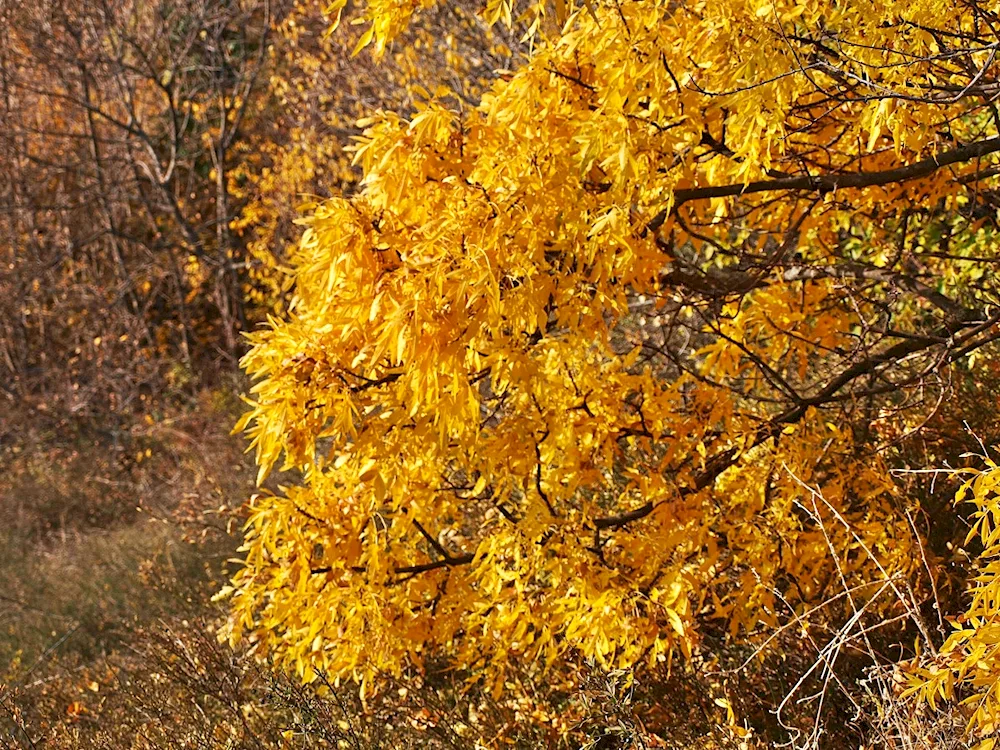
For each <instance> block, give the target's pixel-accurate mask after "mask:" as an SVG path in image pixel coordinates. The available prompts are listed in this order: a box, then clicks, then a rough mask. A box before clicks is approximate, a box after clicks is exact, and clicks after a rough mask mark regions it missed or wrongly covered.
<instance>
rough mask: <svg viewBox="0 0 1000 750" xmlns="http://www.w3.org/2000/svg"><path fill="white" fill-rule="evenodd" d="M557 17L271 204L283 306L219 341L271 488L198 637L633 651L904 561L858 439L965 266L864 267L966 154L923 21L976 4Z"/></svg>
mask: <svg viewBox="0 0 1000 750" xmlns="http://www.w3.org/2000/svg"><path fill="white" fill-rule="evenodd" d="M417 7H420V4H413V3H402V4H400V3H396V2H390V3H382V2H375V1H374V0H373V2H370V3H369V5H368V6H367V10H366V11H365V13H366V17H367V18H368V19H369V20H370V21H371V24H372V25H371V26H370V27H369V29H368V31H367V32H366V35H365V37H363V38H362V40H361V42H362V43H367V42H368V41H371V42H372V43H373V44H375V45H376V48H377V50H378V51H379V52H381V51H383V50H384V49H386V44H387V43H388V41H389V40H391V39H392V38H393V37H394V36H395V35H396V34H398V33H399V32H400V30H401V29H402V28H403V27H405V25H406V23H408V21H409V20H410V17H411V14H412V13H413V12H414V10H415V9H416V8H417ZM543 10H544V8H543V7H542V6H536V7H535V10H534V11H530V12H537V13H541V12H542V11H543ZM484 12H485V15H486V16H487V21H489V22H492V21H494V20H498V19H504V20H507V21H508V22H509V21H510V19H511V18H512V17H513V16H516V14H517V13H518V10H517V9H515V8H513V7H512V6H511V5H510V4H506V3H500V4H495V3H491V4H489V5H488V6H487V8H486V9H485V11H484ZM556 13H557V15H558V16H559V17H560V20H564V23H563V24H562V28H561V31H559V32H550V31H548V30H546V29H545V28H542V27H539V28H536V29H535V30H534V33H536V34H537V35H539V36H538V38H537V42H536V44H535V46H534V48H533V50H532V52H531V54H530V55H529V56H528V58H527V60H526V62H525V63H524V64H523V65H522V66H521V67H519V68H518V69H517V70H516V71H515V72H514V73H512V74H510V75H505V76H503V77H502V78H501V79H500V80H498V81H496V82H495V83H494V84H493V85H492V86H491V87H490V88H489V90H488V91H487V92H486V93H485V94H484V95H483V96H482V99H481V101H480V102H479V103H478V105H476V106H474V107H472V106H469V105H467V104H466V103H464V102H462V100H461V98H460V97H451V98H447V97H443V96H442V97H437V98H431V99H429V100H427V101H424V102H419V103H417V104H416V105H415V108H414V112H413V114H412V116H406V117H404V116H403V115H401V114H398V113H394V112H387V111H381V112H375V113H373V114H372V115H371V116H370V118H368V119H367V120H366V121H365V128H366V129H365V132H364V135H363V137H361V138H359V139H357V141H356V145H355V147H354V151H353V154H354V160H355V162H356V163H357V165H359V166H360V168H361V171H362V174H363V178H362V179H361V181H360V185H359V189H358V191H357V193H356V194H354V195H353V196H351V197H333V198H331V199H330V200H327V201H325V202H322V203H320V204H319V205H316V206H315V207H313V208H311V210H310V213H309V214H308V216H307V217H306V218H304V219H303V220H302V225H303V227H304V234H303V236H302V239H301V242H300V243H299V245H298V247H297V249H296V250H295V251H294V252H293V254H292V257H291V261H290V263H289V267H290V268H291V269H293V274H294V282H295V295H294V298H293V300H292V303H291V306H290V310H289V312H288V313H287V314H286V315H284V316H283V317H282V318H281V319H280V320H277V319H275V320H271V321H270V325H269V327H268V328H267V330H265V331H263V332H260V333H257V334H254V335H253V337H252V343H253V348H252V350H251V351H250V352H249V354H247V355H246V357H245V359H244V360H243V365H244V367H245V368H246V370H247V371H248V372H249V373H250V374H251V375H252V376H253V377H254V378H255V379H256V384H255V385H254V387H253V388H252V392H251V394H250V397H249V403H250V407H251V408H250V411H248V413H247V414H246V416H245V418H244V419H243V420H242V421H241V423H240V425H239V429H244V428H245V429H246V431H247V433H248V435H249V436H250V438H251V441H252V448H253V449H254V450H255V451H256V455H257V460H258V463H259V466H260V476H261V479H263V478H264V477H265V476H266V475H267V474H268V472H269V471H270V470H271V469H272V468H273V467H275V466H280V467H281V468H283V469H287V470H295V471H297V472H299V473H300V475H301V477H302V482H301V484H299V485H296V486H292V487H289V488H287V489H285V490H283V491H282V493H281V494H277V495H272V494H266V493H262V494H260V495H259V496H257V497H256V498H255V499H254V501H253V503H252V506H251V510H250V517H249V521H248V523H247V529H246V532H247V536H246V545H245V548H244V552H245V555H246V560H245V567H244V568H243V570H242V571H241V572H240V573H239V574H238V575H237V576H236V578H235V579H234V581H233V585H232V587H230V588H229V589H227V591H226V596H227V597H228V598H229V601H230V605H231V608H232V614H231V619H230V623H229V627H228V631H227V633H228V635H229V637H230V639H231V640H232V641H234V642H235V641H238V640H240V639H242V638H249V640H251V641H252V642H253V643H254V644H255V648H257V649H259V650H261V651H262V652H266V653H269V654H272V655H273V656H274V657H275V658H276V659H277V660H278V661H279V662H280V663H282V664H284V665H286V666H288V667H290V668H294V669H295V670H297V671H298V672H299V674H300V675H301V676H302V677H303V678H304V679H306V680H309V679H311V678H312V677H313V676H314V675H315V670H317V669H322V670H326V671H328V672H330V673H332V674H334V675H341V676H353V677H355V678H358V679H360V680H362V682H363V683H365V684H366V685H367V683H369V682H370V681H371V680H372V679H373V678H374V677H375V675H377V674H378V673H379V672H381V671H388V672H394V673H398V672H400V671H401V670H402V669H404V667H406V666H408V665H414V664H415V665H420V664H421V663H423V661H424V660H425V659H426V658H427V657H428V656H429V655H431V654H441V653H443V654H446V655H447V656H449V657H450V659H451V660H452V661H453V663H454V664H456V665H458V666H461V667H465V668H469V669H472V670H475V671H477V672H478V673H480V674H485V675H486V676H487V678H488V679H489V680H491V681H492V684H494V685H495V686H496V689H497V690H500V689H501V688H502V685H503V674H504V669H505V666H506V664H507V663H508V662H509V660H511V659H514V658H518V659H522V660H523V662H524V663H535V664H537V665H538V666H539V668H544V667H545V666H548V665H551V664H553V663H556V662H558V661H559V660H561V659H563V658H565V657H566V656H567V655H568V654H571V653H575V654H580V655H583V656H586V657H589V658H592V659H593V660H594V661H596V662H597V663H598V664H600V665H602V666H605V667H608V668H612V667H615V668H624V667H630V666H632V665H636V664H641V663H656V662H657V661H663V660H668V659H670V658H672V657H673V656H674V655H675V654H678V653H679V654H685V655H690V654H692V652H693V651H694V650H696V649H697V648H699V640H700V632H701V631H702V629H703V628H704V626H705V624H706V623H709V622H711V621H713V620H715V621H721V622H723V623H725V625H726V627H727V628H728V631H729V633H730V634H731V635H732V636H733V637H736V636H741V635H743V636H745V635H747V634H751V633H754V632H756V631H758V629H760V628H762V627H765V628H766V627H775V626H778V625H779V624H781V623H783V622H786V621H787V620H788V619H789V617H794V616H795V615H796V613H799V612H802V611H804V608H805V606H806V605H808V604H809V603H810V602H818V601H823V600H825V599H827V598H828V597H830V596H831V595H832V594H833V593H835V592H837V591H841V590H843V591H847V592H849V595H848V596H847V597H846V598H847V599H849V600H851V603H852V605H853V606H862V605H863V603H864V602H867V601H869V600H874V599H875V598H876V597H878V596H879V594H880V593H881V592H883V591H884V590H885V589H886V587H889V588H893V587H894V586H895V583H893V582H894V581H896V580H898V579H899V578H900V577H907V578H912V577H914V576H915V570H916V569H917V568H918V566H919V565H920V563H919V555H918V554H916V551H915V546H914V542H915V540H914V538H913V530H912V527H911V525H910V524H909V523H908V521H907V517H906V513H905V511H906V509H907V506H908V504H909V501H908V500H907V499H906V498H904V497H901V496H900V493H899V491H898V488H897V486H896V484H895V483H894V481H893V480H892V477H891V474H890V472H889V467H888V463H887V458H886V455H887V454H886V453H884V452H875V451H873V450H871V449H870V444H869V443H867V442H866V441H867V440H868V438H867V437H865V435H866V434H870V433H871V432H873V431H874V432H875V433H877V432H878V431H879V430H880V429H882V428H883V427H884V425H885V423H886V422H888V421H890V417H891V414H892V413H893V412H892V409H893V408H894V406H893V402H891V401H889V400H878V399H879V398H880V397H881V396H882V394H886V393H895V392H897V391H899V390H900V389H902V388H904V387H905V385H906V383H907V382H913V378H914V377H916V376H915V375H914V373H913V372H911V371H910V370H907V369H906V368H907V367H910V365H909V364H907V363H908V362H910V361H911V359H913V358H915V357H916V358H919V356H921V355H922V354H924V353H925V352H926V351H927V350H928V349H929V348H930V347H932V346H935V345H937V344H938V343H940V342H941V341H947V340H948V337H949V336H951V337H958V338H955V339H954V340H955V341H957V340H959V339H961V337H962V336H965V335H966V334H967V333H968V330H969V328H970V326H971V325H972V321H973V318H972V317H970V316H969V315H967V314H966V312H965V310H966V308H964V307H962V305H961V304H959V302H956V301H954V300H953V299H952V298H951V297H944V293H945V292H949V293H951V292H953V293H954V294H955V295H956V297H961V295H969V294H974V292H971V291H969V288H968V287H967V286H965V283H966V281H967V280H968V276H967V275H965V274H964V273H960V274H957V275H956V274H952V276H950V277H947V278H946V281H944V282H943V283H942V285H941V287H940V289H930V288H929V287H927V286H925V285H923V284H922V283H919V282H913V279H912V278H911V277H909V276H907V275H905V274H904V273H902V272H901V271H898V270H896V266H895V265H894V264H896V263H897V262H898V261H899V254H898V253H896V252H895V248H896V245H897V239H896V238H897V235H898V232H899V231H900V227H901V226H902V233H903V236H904V239H905V238H906V233H907V223H906V222H907V221H909V220H910V218H911V215H913V214H919V215H917V216H916V217H915V218H914V219H913V221H914V222H915V223H920V222H923V223H922V224H920V226H921V227H923V229H924V230H927V231H930V230H929V229H928V228H929V227H930V224H931V223H932V222H931V218H930V217H929V211H928V210H924V211H923V213H919V212H920V210H921V209H929V208H932V207H933V208H935V210H938V209H940V210H944V211H947V210H950V209H955V210H957V209H958V207H959V206H960V205H961V201H962V200H963V199H962V198H961V197H960V196H959V195H958V193H959V192H960V191H958V190H956V187H955V180H956V178H960V179H965V178H969V175H971V174H972V173H973V172H975V171H976V170H979V169H982V168H983V167H984V166H985V165H986V163H987V162H988V161H989V160H990V155H991V154H992V153H994V152H995V151H996V150H997V148H995V147H994V145H995V144H994V141H993V140H991V139H993V138H995V137H996V131H995V127H996V126H995V124H993V123H992V121H990V120H989V119H987V118H986V117H985V116H984V115H983V114H982V112H981V110H980V104H979V102H978V101H977V102H971V101H970V99H968V98H966V97H965V96H964V95H956V96H951V95H948V96H945V95H944V94H941V95H940V96H938V94H937V93H935V94H934V95H933V96H937V97H938V98H937V99H935V100H933V101H931V100H930V98H929V97H930V96H931V95H929V94H927V92H928V91H933V92H937V91H938V90H939V88H940V85H939V84H940V82H941V76H942V75H943V73H942V72H941V69H940V60H941V57H940V55H939V52H940V41H939V38H940V34H931V33H928V32H927V31H926V30H925V29H927V28H932V29H945V30H947V31H948V33H952V34H962V33H966V31H968V32H969V33H972V31H971V26H970V24H973V21H972V20H970V19H971V16H970V15H969V14H966V13H965V12H964V11H963V10H962V9H961V8H960V7H959V6H958V5H947V4H942V3H940V2H937V1H935V2H930V1H927V2H907V3H900V2H898V0H885V1H884V2H877V3H874V4H873V3H871V2H864V3H862V2H854V1H848V2H843V3H836V4H831V3H824V2H812V1H809V0H806V1H805V2H803V1H802V0H795V1H792V0H778V1H776V2H759V1H758V0H713V1H712V2H693V3H674V2H662V1H660V0H637V1H636V2H629V3H617V2H596V3H589V4H587V5H584V6H580V5H575V4H570V5H568V6H566V5H563V10H561V11H560V10H559V6H557V8H556ZM903 15H905V21H901V20H900V18H901V16H903ZM563 16H565V18H564V19H563V18H562V17H563ZM977 28H978V27H977ZM817 29H819V30H821V31H816V30H817ZM976 33H979V32H976ZM360 46H363V44H362V45H360ZM948 85H949V86H951V87H952V88H956V87H957V88H959V89H961V87H962V86H965V85H968V86H970V87H972V86H974V85H975V84H974V82H972V83H970V82H969V80H968V76H967V74H966V77H965V78H962V73H961V71H960V70H957V69H956V70H955V72H954V73H953V80H952V82H951V83H949V84H948ZM946 90H947V91H950V90H952V89H951V88H948V89H946ZM968 90H971V88H970V89H968ZM823 92H826V94H824V93H823ZM887 92H888V93H887ZM831 102H833V103H831ZM943 121H948V122H949V128H950V129H949V132H947V133H943V131H942V126H941V123H942V122H943ZM970 143H977V144H985V145H983V146H977V147H976V148H966V150H965V151H963V150H961V149H962V148H965V147H964V146H962V145H961V144H970ZM976 149H978V150H976ZM309 155H310V154H308V153H307V151H303V152H302V158H307V157H308V156H309ZM944 165H951V169H950V170H948V169H943V168H942V167H943V166H944ZM969 179H971V178H969ZM886 206H889V207H890V208H889V209H886V208H885V207H886ZM941 207H944V208H943V209H942V208H941ZM904 217H905V218H904ZM893 258H895V260H893ZM748 259H749V260H750V261H751V263H750V264H749V270H747V268H748V266H747V265H746V261H747V260H748ZM933 262H937V261H933ZM940 263H941V265H942V266H946V265H949V263H950V261H945V260H942V261H940ZM950 265H951V266H954V264H953V263H952V264H950ZM855 281H856V282H858V283H861V282H863V283H864V284H865V285H866V286H865V289H866V291H872V290H876V291H878V293H879V294H881V295H882V296H884V297H885V298H886V300H887V301H885V302H882V301H880V300H881V298H880V299H874V298H873V297H872V296H871V295H869V294H860V293H855V291H854V290H853V289H852V287H851V283H852V282H855ZM887 289H888V290H890V291H888V292H887V291H886V290H887ZM893 289H894V290H895V291H892V290H893ZM900 290H902V291H905V292H907V293H909V295H910V296H907V297H905V298H903V297H901V295H902V291H900ZM941 290H943V291H941ZM963 301H964V300H963ZM970 304H973V305H975V304H977V301H976V300H974V299H973V300H972V302H971V303H970ZM975 309H978V307H976V308H975ZM886 311H888V312H889V318H891V320H892V324H893V325H894V326H897V327H898V331H897V330H895V329H894V331H893V332H887V326H888V325H889V324H888V323H887V322H886V319H885V318H884V315H885V312H886ZM880 316H883V317H880ZM935 316H938V317H937V318H936V317H935ZM938 319H940V320H941V321H943V322H941V324H940V326H939V327H938V328H933V329H931V327H930V326H929V325H928V323H927V321H928V320H932V321H933V320H938ZM941 326H943V333H942V332H940V331H941V330H942V329H941ZM929 330H933V331H939V332H938V333H934V334H931V333H928V332H927V331H929ZM899 331H901V333H899ZM896 333H899V335H898V337H897V336H896ZM935 336H936V337H937V338H934V337H935ZM964 340H966V341H968V340H969V339H964ZM918 361H919V360H918ZM890 367H897V368H899V369H897V370H891V371H890V369H889V368H890ZM904 376H905V377H911V380H910V381H905V380H904ZM892 378H896V381H893V380H892ZM887 383H888V385H886V384H887ZM864 403H869V404H874V406H872V407H871V409H870V411H868V412H864V411H863V409H862V404H864ZM909 418H911V417H906V419H909ZM920 418H921V413H917V414H915V415H914V416H912V419H913V420H914V423H919V419H920ZM866 431H867V432H866ZM991 533H992V532H991ZM891 604H892V603H891V602H889V603H883V601H882V600H879V601H877V602H874V603H873V605H872V607H873V609H874V610H876V611H877V610H878V608H879V607H883V606H891ZM846 606H847V605H846V603H845V604H844V607H845V608H846ZM830 609H831V610H832V609H835V608H830ZM842 609H843V608H842ZM830 616H831V617H834V616H835V614H834V613H833V612H831V613H830Z"/></svg>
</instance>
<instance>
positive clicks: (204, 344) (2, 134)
mask: <svg viewBox="0 0 1000 750" xmlns="http://www.w3.org/2000/svg"><path fill="white" fill-rule="evenodd" d="M283 5H284V4H283V3H280V2H277V3H271V2H268V1H267V0H257V1H249V0H248V1H247V2H242V1H241V2H231V1H230V0H190V1H185V2H181V3H176V2H155V3H149V2H139V3H137V2H130V1H129V0H120V1H111V0H108V1H107V2H95V3H84V4H80V3H75V4H74V3H68V2H64V1H63V0H51V1H50V2H42V3H33V2H32V3H27V2H20V1H19V0H15V1H14V2H9V3H4V5H3V7H2V8H0V17H2V20H3V27H4V28H3V32H2V36H0V95H2V101H0V121H2V127H0V149H2V151H3V154H4V159H3V161H2V163H0V195H2V196H3V198H2V200H3V213H2V215H0V258H3V262H4V265H5V266H6V269H7V272H6V273H5V278H4V279H3V280H2V281H0V284H3V291H4V294H3V301H2V302H0V305H2V309H0V312H2V319H0V326H2V331H3V333H2V338H3V340H4V344H3V346H2V348H3V350H4V354H3V355H2V356H0V362H2V365H0V367H3V378H2V379H3V380H4V382H5V383H6V384H8V388H9V390H10V391H11V393H12V394H16V395H17V397H18V398H19V399H22V400H25V401H28V400H36V401H38V402H51V403H49V406H52V407H54V406H55V404H56V403H58V402H63V403H64V404H65V405H66V406H67V411H69V412H71V413H73V414H81V413H82V414H86V413H91V414H93V413H102V414H105V415H106V414H108V413H115V412H122V411H127V410H128V409H129V407H130V405H131V406H132V408H134V406H135V402H136V400H137V399H138V397H139V395H140V392H141V391H143V390H146V391H154V390H157V387H156V386H157V385H158V384H159V383H161V382H162V370H164V369H167V368H169V367H171V366H174V363H173V362H170V363H168V364H166V365H164V360H174V361H179V366H180V367H181V368H183V369H185V370H186V371H187V373H188V377H190V376H191V375H192V373H193V372H194V371H206V372H207V371H209V370H210V369H211V368H210V367H209V366H207V365H206V364H205V363H206V361H207V362H214V361H216V360H218V359H219V358H220V356H221V357H222V358H223V359H228V361H229V362H230V363H231V364H232V365H235V361H236V358H237V356H238V355H239V354H240V353H241V352H242V350H243V349H242V343H241V341H240V339H239V332H240V330H245V329H246V328H247V327H248V325H247V318H248V315H247V312H246V310H245V305H244V302H243V298H244V294H245V289H244V286H245V285H246V284H247V279H246V277H245V266H246V258H245V248H243V246H242V244H241V242H240V238H239V237H238V236H237V235H236V234H235V233H234V232H233V230H232V229H231V227H230V222H231V221H232V220H233V218H234V217H235V216H236V215H237V214H238V213H239V210H240V208H241V206H239V205H238V204H237V203H236V202H234V200H233V199H232V195H231V193H230V171H231V170H232V168H233V167H234V161H235V157H234V154H235V153H236V151H237V148H238V147H239V146H242V144H243V142H244V141H245V140H246V139H247V137H248V132H247V131H248V130H250V129H251V128H250V127H248V126H249V125H250V124H251V123H252V122H253V121H254V120H255V119H256V118H259V117H260V116H261V111H262V110H263V109H264V108H265V106H266V104H267V101H268V91H267V86H266V83H267V77H266V75H265V72H266V67H267V62H268V61H267V57H266V52H267V49H268V45H269V40H270V33H271V28H272V21H273V18H272V16H271V14H272V12H273V13H275V14H280V13H282V12H283ZM120 364H124V366H119V365H120ZM151 384H152V385H151Z"/></svg>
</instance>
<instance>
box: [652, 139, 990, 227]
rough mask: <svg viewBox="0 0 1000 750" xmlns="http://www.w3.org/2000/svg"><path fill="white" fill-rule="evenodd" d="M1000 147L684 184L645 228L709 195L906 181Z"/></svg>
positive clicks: (977, 146) (986, 144)
mask: <svg viewBox="0 0 1000 750" xmlns="http://www.w3.org/2000/svg"><path fill="white" fill-rule="evenodd" d="M997 151H1000V137H997V138H988V139H987V140H985V141H979V142H977V143H970V144H968V145H966V146H961V147H959V148H956V149H952V150H951V151H945V152H944V153H942V154H938V155H936V156H930V157H928V158H926V159H922V160H920V161H917V162H914V163H913V164H907V165H906V166H902V167H896V168H895V169H886V170H883V171H881V172H844V173H841V174H825V175H802V176H800V177H787V178H782V179H777V180H757V181H755V182H750V183H748V184H746V185H743V184H731V185H708V186H706V187H698V188H682V189H681V190H675V191H674V203H673V208H672V209H670V210H668V209H663V210H662V211H660V212H659V213H658V214H656V216H654V217H653V218H652V219H651V220H650V221H649V223H648V224H646V227H645V229H644V230H643V236H645V235H646V234H648V233H649V232H655V231H656V230H657V229H659V228H660V227H661V226H663V223H664V222H665V221H666V220H667V217H668V216H669V215H670V213H671V211H676V210H677V209H678V208H679V207H680V206H682V205H683V204H685V203H688V202H690V201H696V200H706V199H709V198H732V197H738V196H741V195H750V194H752V193H765V192H770V191H775V190H808V191H816V192H820V193H826V192H830V191H833V190H839V189H842V188H866V187H874V186H877V185H888V184H890V183H893V182H907V181H909V180H915V179H919V178H921V177H927V176H928V175H931V174H933V173H934V172H936V171H937V170H939V169H941V168H943V167H947V166H949V165H951V164H959V163H961V162H965V161H970V160H972V159H979V158H981V157H983V156H986V155H988V154H992V153H996V152H997Z"/></svg>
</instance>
